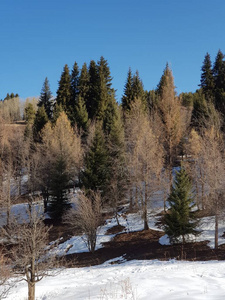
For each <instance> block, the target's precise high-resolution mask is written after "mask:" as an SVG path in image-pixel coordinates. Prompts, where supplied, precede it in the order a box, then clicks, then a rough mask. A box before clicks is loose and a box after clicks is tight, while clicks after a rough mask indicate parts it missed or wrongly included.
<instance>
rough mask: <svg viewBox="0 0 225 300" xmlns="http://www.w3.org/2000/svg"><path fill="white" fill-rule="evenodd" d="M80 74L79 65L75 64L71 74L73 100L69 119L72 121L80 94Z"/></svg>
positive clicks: (69, 105)
mask: <svg viewBox="0 0 225 300" xmlns="http://www.w3.org/2000/svg"><path fill="white" fill-rule="evenodd" d="M79 73H80V71H79V67H78V64H77V62H75V63H74V65H73V69H72V72H71V99H70V101H69V103H68V110H69V118H70V119H71V120H73V119H74V108H75V105H76V102H77V97H78V94H79Z"/></svg>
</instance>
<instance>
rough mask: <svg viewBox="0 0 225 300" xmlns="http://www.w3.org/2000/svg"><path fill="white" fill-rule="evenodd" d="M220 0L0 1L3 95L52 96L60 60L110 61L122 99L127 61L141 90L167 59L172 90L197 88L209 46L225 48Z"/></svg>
mask: <svg viewBox="0 0 225 300" xmlns="http://www.w3.org/2000/svg"><path fill="white" fill-rule="evenodd" d="M224 35H225V1H224V0H188V1H187V0H152V1H151V0H36V1H35V0H1V1H0V37H1V46H0V99H3V98H4V97H5V96H6V94H7V93H11V92H14V93H18V94H19V95H20V97H21V98H26V97H29V96H39V95H40V91H41V88H42V85H43V82H44V79H45V77H48V79H49V82H50V88H51V91H52V93H53V94H54V95H55V94H56V90H57V88H58V81H59V79H60V76H61V72H62V70H63V67H64V65H65V64H68V65H69V67H70V69H71V68H72V66H73V64H74V62H75V61H76V62H77V63H78V65H79V67H80V68H81V67H82V65H83V63H84V62H87V64H89V62H90V60H91V59H94V60H96V61H97V60H98V59H99V58H100V56H101V55H103V56H104V58H105V59H107V60H108V63H109V67H110V70H111V74H112V77H113V87H114V88H115V89H116V90H117V99H118V100H120V98H121V95H122V93H123V88H124V84H125V81H126V77H127V72H128V69H129V67H131V69H132V71H133V72H135V71H136V70H138V71H139V74H140V78H141V79H142V81H143V84H144V88H145V89H146V90H150V89H153V88H155V87H156V86H157V84H158V82H159V79H160V77H161V75H162V72H163V69H164V68H165V65H166V62H168V63H169V65H170V66H171V68H172V70H173V74H174V78H175V85H176V87H177V92H178V93H180V92H187V91H195V90H196V89H197V88H198V84H199V81H200V74H201V66H202V62H203V59H204V56H205V54H206V52H209V54H210V55H211V59H212V61H213V62H214V59H215V56H216V53H217V51H218V49H221V51H222V52H223V53H225V38H224Z"/></svg>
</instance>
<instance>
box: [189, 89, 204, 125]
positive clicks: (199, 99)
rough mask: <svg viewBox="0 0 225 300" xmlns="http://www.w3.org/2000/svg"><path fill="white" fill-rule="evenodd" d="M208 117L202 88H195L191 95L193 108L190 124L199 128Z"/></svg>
mask: <svg viewBox="0 0 225 300" xmlns="http://www.w3.org/2000/svg"><path fill="white" fill-rule="evenodd" d="M207 119H208V107H207V102H206V99H205V95H204V94H203V92H202V90H197V91H196V92H195V93H194V95H193V110H192V115H191V126H192V127H194V128H196V129H200V127H202V126H203V125H204V123H205V122H206V120H207Z"/></svg>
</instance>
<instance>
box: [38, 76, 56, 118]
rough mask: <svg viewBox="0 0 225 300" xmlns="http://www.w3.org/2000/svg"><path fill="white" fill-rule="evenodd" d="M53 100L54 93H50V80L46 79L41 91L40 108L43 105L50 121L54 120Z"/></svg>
mask: <svg viewBox="0 0 225 300" xmlns="http://www.w3.org/2000/svg"><path fill="white" fill-rule="evenodd" d="M51 98H52V93H51V91H50V87H49V82H48V78H47V77H46V78H45V81H44V84H43V87H42V90H41V95H40V97H39V101H38V106H39V107H41V106H42V105H44V108H45V111H46V113H47V116H48V119H49V120H51V118H52V106H53V103H52V99H51Z"/></svg>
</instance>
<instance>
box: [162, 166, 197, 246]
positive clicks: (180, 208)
mask: <svg viewBox="0 0 225 300" xmlns="http://www.w3.org/2000/svg"><path fill="white" fill-rule="evenodd" d="M193 201H194V198H193V195H192V183H191V181H190V179H189V177H188V175H187V173H186V171H185V169H184V168H183V167H182V168H181V169H180V171H179V172H177V174H176V179H175V182H174V185H173V187H172V190H171V193H170V195H169V197H168V203H169V211H168V212H167V213H166V214H165V216H164V230H165V233H166V234H167V235H168V237H169V239H170V242H172V243H174V242H178V241H179V238H180V237H181V238H182V243H183V244H184V243H185V241H186V236H187V235H190V234H193V235H198V234H199V231H197V230H196V227H197V225H198V221H197V219H196V217H195V214H194V212H192V208H193V207H194V202H193Z"/></svg>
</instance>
